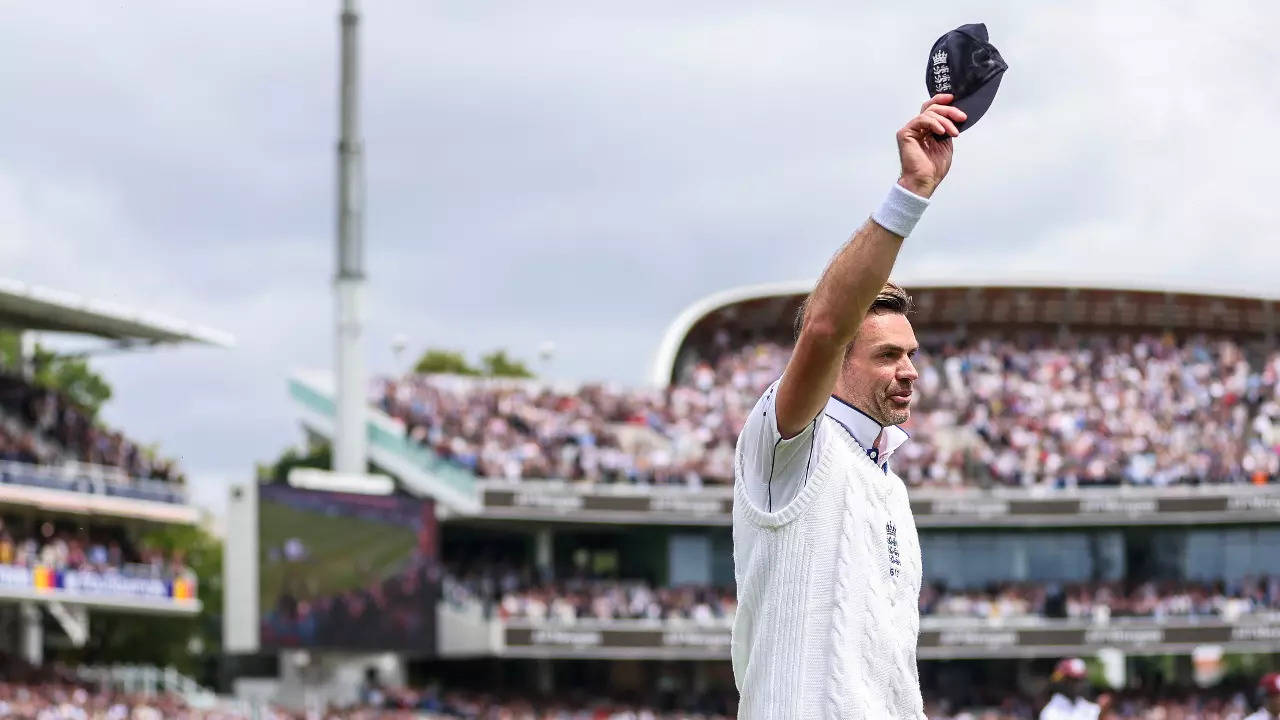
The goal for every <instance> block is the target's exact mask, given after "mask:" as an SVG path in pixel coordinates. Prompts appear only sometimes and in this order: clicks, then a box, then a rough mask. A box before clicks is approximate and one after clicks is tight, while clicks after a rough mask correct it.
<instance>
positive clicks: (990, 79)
mask: <svg viewBox="0 0 1280 720" xmlns="http://www.w3.org/2000/svg"><path fill="white" fill-rule="evenodd" d="M1008 69H1009V66H1008V65H1007V64H1006V63H1005V61H1004V58H1002V57H1000V51H999V50H996V48H995V46H994V45H992V44H991V43H990V42H988V38H987V26H986V25H983V24H982V23H975V24H972V25H961V26H960V27H958V28H956V29H955V30H952V31H951V32H949V33H947V34H946V35H943V36H942V37H940V38H938V41H937V42H935V43H934V44H933V49H932V50H930V51H929V65H928V67H927V68H926V69H925V71H924V84H925V88H926V89H927V90H928V91H929V97H933V96H934V95H937V94H938V93H951V94H952V95H954V96H955V101H954V102H952V103H951V105H952V106H953V107H958V108H960V109H961V110H963V111H964V113H965V115H967V116H968V119H967V120H965V121H964V122H962V123H956V129H958V130H959V131H960V132H964V131H965V130H967V129H969V128H971V127H973V125H974V123H976V122H978V119H979V118H981V117H982V116H983V114H985V113H986V112H987V108H989V107H991V103H992V102H994V101H995V99H996V91H997V90H999V89H1000V79H1001V78H1003V77H1004V71H1005V70H1008Z"/></svg>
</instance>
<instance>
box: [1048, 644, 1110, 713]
mask: <svg viewBox="0 0 1280 720" xmlns="http://www.w3.org/2000/svg"><path fill="white" fill-rule="evenodd" d="M1050 683H1051V687H1052V688H1053V691H1054V692H1053V696H1052V697H1050V698H1049V704H1047V705H1045V706H1044V709H1043V710H1041V711H1040V720H1098V716H1099V715H1101V714H1102V707H1101V706H1100V705H1098V704H1097V703H1094V702H1090V701H1089V699H1088V698H1086V697H1085V694H1086V693H1087V692H1088V690H1089V681H1088V680H1087V679H1086V678H1085V664H1084V660H1081V659H1080V658H1063V659H1062V660H1059V661H1058V666H1057V667H1056V668H1054V670H1053V675H1052V676H1051V678H1050Z"/></svg>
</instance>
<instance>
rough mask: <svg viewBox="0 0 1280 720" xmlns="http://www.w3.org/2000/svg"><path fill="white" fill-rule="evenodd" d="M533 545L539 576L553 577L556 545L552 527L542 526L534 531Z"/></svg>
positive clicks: (549, 578) (544, 577) (547, 578)
mask: <svg viewBox="0 0 1280 720" xmlns="http://www.w3.org/2000/svg"><path fill="white" fill-rule="evenodd" d="M533 545H534V547H533V566H534V567H536V568H537V569H538V576H539V577H540V578H541V579H543V580H551V579H553V578H554V576H555V571H554V562H555V560H554V558H555V552H554V551H555V546H554V538H553V537H552V535H551V528H549V527H541V528H538V529H537V530H536V531H534V535H533Z"/></svg>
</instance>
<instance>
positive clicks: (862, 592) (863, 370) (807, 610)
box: [732, 94, 966, 720]
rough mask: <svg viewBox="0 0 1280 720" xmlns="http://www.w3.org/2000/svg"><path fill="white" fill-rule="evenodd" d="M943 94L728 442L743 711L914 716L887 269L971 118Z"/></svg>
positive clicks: (912, 542)
mask: <svg viewBox="0 0 1280 720" xmlns="http://www.w3.org/2000/svg"><path fill="white" fill-rule="evenodd" d="M952 100H953V98H952V96H951V95H947V94H941V95H935V96H934V97H933V98H932V99H931V100H929V101H928V102H926V103H925V104H924V106H923V107H922V108H921V110H920V114H919V115H916V116H915V117H914V118H912V119H911V120H910V122H908V123H907V124H906V126H904V127H903V128H902V129H901V130H899V131H898V135H897V140H898V157H899V160H900V163H901V172H900V174H899V177H898V180H897V183H896V184H895V185H893V187H892V189H891V190H890V192H889V195H888V197H887V198H886V199H885V201H884V203H883V204H882V205H881V206H880V208H879V209H878V210H876V212H875V213H873V214H872V215H871V217H870V219H868V220H867V221H866V222H865V223H864V224H863V225H862V227H861V228H859V229H858V231H857V232H856V233H855V234H854V236H853V238H852V239H851V240H849V242H848V243H847V244H846V245H845V246H844V247H843V248H841V250H840V252H839V253H837V254H836V256H835V258H834V259H833V260H832V261H831V263H830V264H829V265H828V266H827V269H826V270H825V271H824V272H823V274H822V277H821V279H820V280H819V281H818V284H817V287H815V288H814V290H813V292H812V293H811V294H810V295H809V297H808V299H807V300H806V301H805V303H804V305H803V307H802V308H801V311H800V313H799V316H798V317H797V323H796V324H797V328H798V330H797V335H796V345H795V350H794V351H793V353H792V355H791V358H790V360H789V361H788V363H787V367H786V370H785V371H784V372H783V374H782V378H781V379H779V380H778V381H777V382H775V383H774V384H773V385H771V386H770V387H769V388H768V389H767V390H765V392H764V395H762V396H761V398H760V400H759V402H758V403H757V404H756V406H755V409H754V410H753V411H752V413H751V415H750V417H749V418H748V420H747V423H746V426H745V427H744V428H743V430H742V434H741V435H740V436H739V437H738V446H737V453H736V458H735V459H736V462H735V472H734V474H735V481H734V502H733V560H734V575H735V577H736V580H737V592H738V610H737V615H736V617H735V619H734V625H733V643H732V654H733V674H734V679H735V682H736V684H737V686H738V691H739V694H740V701H739V710H738V717H739V718H744V719H748V720H765V719H769V720H774V719H778V718H788V719H789V718H796V719H797V720H799V719H803V720H811V719H813V718H840V719H842V720H843V719H845V718H855V719H858V720H863V719H866V720H898V719H903V718H909V719H910V720H924V717H925V716H924V709H923V702H922V700H921V696H920V680H919V674H918V672H917V669H916V637H917V634H918V632H919V629H920V614H919V610H918V606H917V600H918V596H919V594H920V579H921V578H920V570H921V566H920V544H919V540H918V538H917V536H916V527H915V520H914V518H913V517H912V515H911V506H910V505H909V504H908V502H907V492H906V488H905V487H904V485H903V483H902V480H900V479H899V478H898V476H897V475H895V474H894V472H893V469H892V464H893V463H892V457H893V454H894V452H895V451H896V450H897V449H898V447H899V446H901V445H902V443H904V442H907V440H908V436H907V433H906V432H905V431H903V430H902V429H901V428H900V427H898V426H899V425H901V424H902V423H904V422H906V421H907V419H908V418H909V417H910V416H911V400H912V393H913V392H914V390H915V381H916V377H917V375H916V369H915V366H914V365H912V362H911V358H912V356H913V355H914V354H915V352H916V349H917V347H918V345H917V343H916V337H915V333H914V332H913V331H912V329H911V323H910V321H908V319H907V315H908V313H909V312H910V310H911V298H910V296H908V295H907V294H906V292H904V291H903V289H902V288H900V287H898V286H897V285H894V284H893V283H891V282H889V271H890V270H892V269H893V263H894V260H895V259H896V258H897V256H898V250H899V248H901V247H902V241H903V239H904V238H906V237H907V236H908V235H909V234H910V233H911V229H912V228H913V227H914V226H915V223H916V221H917V220H919V218H920V216H921V214H922V213H923V212H924V209H925V207H927V206H928V204H929V197H930V196H931V195H933V192H934V190H935V189H937V187H938V184H939V183H941V182H942V179H943V178H944V177H945V176H946V174H947V170H948V169H949V168H950V167H951V155H952V138H954V137H956V136H957V135H958V134H959V131H958V130H957V128H956V125H957V124H960V123H963V122H964V121H965V119H966V116H965V113H964V112H962V111H961V110H959V109H958V108H955V107H951V102H952Z"/></svg>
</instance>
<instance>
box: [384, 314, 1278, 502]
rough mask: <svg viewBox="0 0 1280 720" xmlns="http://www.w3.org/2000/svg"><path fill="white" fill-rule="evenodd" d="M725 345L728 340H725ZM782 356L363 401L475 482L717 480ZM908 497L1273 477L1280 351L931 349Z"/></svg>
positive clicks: (1015, 342)
mask: <svg viewBox="0 0 1280 720" xmlns="http://www.w3.org/2000/svg"><path fill="white" fill-rule="evenodd" d="M726 337H727V336H726ZM789 351H790V348H789V347H787V346H784V345H780V344H777V343H769V342H765V343H754V344H748V345H746V346H745V347H740V348H736V349H734V348H732V347H730V346H729V343H728V342H727V340H726V341H724V342H720V343H717V344H715V345H714V346H713V349H712V350H711V351H709V352H708V355H709V357H708V358H707V359H705V360H701V361H693V362H689V363H687V364H686V365H685V366H684V367H683V368H681V369H680V371H679V376H678V378H677V381H676V382H675V383H674V384H673V385H672V386H671V387H669V388H666V389H665V390H657V389H648V390H624V389H621V388H618V387H613V386H608V385H583V386H580V387H578V388H576V389H573V390H557V389H555V388H552V387H549V386H546V385H542V384H539V383H536V382H533V381H494V380H484V379H475V378H460V377H445V376H409V377H405V378H402V379H399V380H382V381H380V382H379V384H378V387H377V390H376V393H377V397H376V401H377V403H378V404H379V406H380V407H381V408H382V409H383V410H385V411H386V412H388V413H389V414H391V415H393V416H395V417H398V418H400V419H401V420H403V421H404V422H405V424H406V427H407V428H408V431H409V433H410V436H411V437H412V438H413V439H415V440H417V441H418V442H421V443H423V444H424V445H426V446H428V447H430V448H432V449H433V450H434V451H435V452H436V453H437V454H439V455H441V456H442V457H445V458H449V459H452V460H454V461H456V462H459V463H461V464H463V465H465V466H467V467H468V468H470V469H472V470H474V471H475V472H476V473H477V474H479V475H481V476H484V477H499V478H509V479H517V478H548V477H555V478H569V479H585V480H593V481H607V482H632V483H657V484H668V483H684V484H694V485H696V484H698V483H701V482H704V481H707V482H727V481H729V480H730V479H731V478H732V463H733V452H734V443H735V441H736V438H737V433H738V430H739V429H740V428H741V426H742V424H743V422H744V420H745V417H746V414H747V413H748V412H749V411H750V409H751V407H752V406H753V405H754V403H755V401H756V400H757V398H758V397H759V395H760V393H761V392H762V391H763V389H764V388H765V387H767V386H768V384H769V383H771V382H773V381H774V380H775V379H777V378H778V377H779V376H780V375H781V373H782V369H783V367H784V366H785V363H786V360H787V357H788V354H789ZM916 366H917V369H918V371H919V373H920V378H919V380H918V382H917V389H918V393H917V395H916V397H917V402H916V406H915V411H914V413H913V418H912V421H911V423H910V425H909V426H908V429H909V430H910V431H911V433H912V437H913V439H912V441H911V442H909V443H907V444H906V445H904V446H903V449H902V451H901V452H900V454H899V455H898V456H896V459H895V467H896V470H897V472H898V473H899V474H900V475H901V476H902V477H903V478H904V479H905V480H906V481H907V482H908V483H910V484H912V485H917V486H956V485H971V484H981V485H991V484H998V485H1077V484H1079V485H1086V484H1119V483H1130V484H1141V485H1167V484H1173V483H1207V482H1233V481H1252V482H1256V483H1263V482H1268V481H1272V480H1275V479H1276V478H1280V352H1273V353H1271V354H1270V355H1269V356H1268V357H1266V358H1265V360H1264V361H1262V362H1260V363H1256V364H1252V365H1251V364H1250V362H1249V359H1248V357H1247V353H1246V352H1245V350H1244V349H1243V348H1242V347H1240V346H1239V345H1237V344H1235V343H1232V342H1228V341H1221V340H1213V341H1211V340H1208V339H1204V338H1193V339H1188V340H1185V341H1181V342H1176V341H1174V340H1173V339H1172V338H1168V337H1140V338H1129V337H1104V336H1097V337H1087V338H1080V339H1077V340H1076V341H1074V342H1073V343H1071V344H1064V343H1062V342H1061V341H1056V340H1055V341H1051V342H1049V341H1040V340H1038V339H1035V338H1030V337H1026V338H1018V339H1010V338H1003V339H1002V338H997V337H994V336H993V337H987V338H980V339H975V340H972V341H970V342H966V343H963V344H951V343H942V342H939V343H937V344H935V345H933V346H927V347H925V348H923V349H922V351H921V353H920V354H919V355H918V356H917V357H916Z"/></svg>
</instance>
